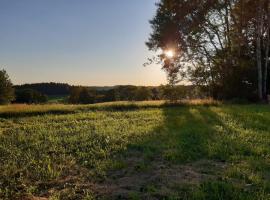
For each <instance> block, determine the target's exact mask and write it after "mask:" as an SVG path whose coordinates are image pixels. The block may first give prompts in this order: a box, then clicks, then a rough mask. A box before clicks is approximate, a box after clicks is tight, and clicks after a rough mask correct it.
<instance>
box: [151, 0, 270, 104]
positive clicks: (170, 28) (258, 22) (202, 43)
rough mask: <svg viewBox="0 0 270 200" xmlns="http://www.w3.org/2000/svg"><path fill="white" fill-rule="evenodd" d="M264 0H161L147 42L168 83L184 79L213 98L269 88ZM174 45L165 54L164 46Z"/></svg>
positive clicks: (255, 94) (256, 94) (261, 94)
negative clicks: (171, 53) (169, 54)
mask: <svg viewBox="0 0 270 200" xmlns="http://www.w3.org/2000/svg"><path fill="white" fill-rule="evenodd" d="M269 6H270V3H269V1H268V0H258V1H257V0H256V1H254V0H189V1H183V0H161V1H160V2H159V3H157V11H156V15H155V16H154V18H153V19H152V20H151V21H150V24H151V27H152V33H151V34H150V37H149V40H148V41H147V42H146V45H147V46H148V48H149V49H150V50H151V51H154V52H157V56H156V57H154V58H152V59H150V61H155V62H158V63H161V64H162V67H163V69H164V70H165V71H166V72H167V74H168V80H169V83H170V84H172V85H173V84H176V83H177V82H178V81H181V80H182V79H186V80H188V81H190V82H191V83H193V84H196V85H201V86H207V87H208V92H209V93H210V94H211V96H213V97H214V98H221V99H230V98H236V97H240V98H248V99H253V100H254V99H256V98H258V99H263V98H266V95H267V94H268V93H269V72H268V71H269V70H268V68H269V64H268V60H269V45H270V44H269V21H270V17H269ZM168 50H171V51H174V52H175V54H174V56H173V57H168V56H167V55H166V51H168Z"/></svg>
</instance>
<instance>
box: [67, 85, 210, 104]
mask: <svg viewBox="0 0 270 200" xmlns="http://www.w3.org/2000/svg"><path fill="white" fill-rule="evenodd" d="M204 90H205V89H204V88H202V87H196V86H192V85H190V86H184V85H178V86H170V85H162V86H158V87H146V86H133V85H126V86H116V87H114V88H112V89H108V90H96V89H92V88H88V87H80V86H75V87H71V89H70V96H69V98H68V102H69V103H72V104H91V103H100V102H112V101H148V100H170V101H177V100H181V99H195V98H206V97H207V94H206V93H205V91H204Z"/></svg>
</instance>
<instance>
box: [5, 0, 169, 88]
mask: <svg viewBox="0 0 270 200" xmlns="http://www.w3.org/2000/svg"><path fill="white" fill-rule="evenodd" d="M156 1H157V0H0V68H5V69H6V70H7V72H8V73H9V75H10V78H11V79H12V81H13V83H14V84H22V83H33V82H50V81H53V82H65V83H70V84H75V85H97V86H103V85H119V84H134V85H159V84H162V83H163V84H164V83H166V76H165V73H164V72H163V71H161V70H160V66H156V65H153V66H148V67H143V63H144V62H145V61H146V59H147V57H148V56H150V55H151V52H148V50H147V47H146V46H145V44H144V43H145V41H146V40H147V38H148V35H149V33H150V31H151V29H150V25H149V23H148V21H149V20H150V19H151V18H152V17H153V15H154V13H155V2H156Z"/></svg>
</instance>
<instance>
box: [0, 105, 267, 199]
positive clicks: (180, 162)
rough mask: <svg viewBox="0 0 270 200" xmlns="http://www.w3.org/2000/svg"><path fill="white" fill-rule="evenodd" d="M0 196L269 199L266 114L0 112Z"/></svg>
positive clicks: (254, 109) (208, 108) (229, 108)
mask: <svg viewBox="0 0 270 200" xmlns="http://www.w3.org/2000/svg"><path fill="white" fill-rule="evenodd" d="M0 188H1V190H0V199H39V200H42V199H44V200H45V199H270V106H269V105H218V104H214V105H211V104H208V103H205V104H204V103H202V104H200V103H194V104H193V103H190V104H188V103H187V104H179V105H163V104H162V103H154V102H149V103H125V102H122V103H121V102H119V103H112V104H98V105H87V106H72V105H44V106H42V105H39V106H27V105H10V106H1V107H0Z"/></svg>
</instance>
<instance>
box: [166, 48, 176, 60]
mask: <svg viewBox="0 0 270 200" xmlns="http://www.w3.org/2000/svg"><path fill="white" fill-rule="evenodd" d="M164 53H165V56H166V57H167V58H173V57H174V51H173V50H172V49H170V50H167V51H165V52H164Z"/></svg>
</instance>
